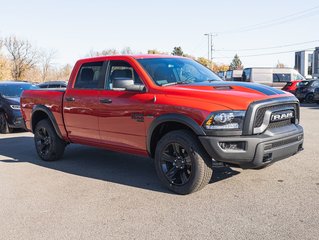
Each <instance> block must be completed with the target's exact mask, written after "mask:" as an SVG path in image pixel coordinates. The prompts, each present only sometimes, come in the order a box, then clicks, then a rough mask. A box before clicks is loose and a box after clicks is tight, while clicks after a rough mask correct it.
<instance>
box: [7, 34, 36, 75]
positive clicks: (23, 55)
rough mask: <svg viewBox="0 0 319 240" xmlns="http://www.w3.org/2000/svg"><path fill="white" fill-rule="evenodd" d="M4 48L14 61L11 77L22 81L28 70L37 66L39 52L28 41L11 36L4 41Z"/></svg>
mask: <svg viewBox="0 0 319 240" xmlns="http://www.w3.org/2000/svg"><path fill="white" fill-rule="evenodd" d="M4 46H5V47H6V49H7V51H8V52H9V54H10V59H11V61H12V69H11V75H12V77H13V79H15V80H18V79H21V78H22V77H23V74H24V73H25V72H26V71H27V70H30V69H32V68H34V67H35V66H36V63H37V51H36V50H35V49H34V48H33V47H32V45H31V43H29V42H28V41H26V40H21V39H17V38H16V37H15V36H10V37H7V38H5V39H4Z"/></svg>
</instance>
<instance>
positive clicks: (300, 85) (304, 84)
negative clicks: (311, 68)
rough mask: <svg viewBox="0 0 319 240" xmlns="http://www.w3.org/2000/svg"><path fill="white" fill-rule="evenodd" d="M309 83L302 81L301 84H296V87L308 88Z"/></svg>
mask: <svg viewBox="0 0 319 240" xmlns="http://www.w3.org/2000/svg"><path fill="white" fill-rule="evenodd" d="M309 83H310V81H302V82H300V83H298V87H305V86H308V84H309Z"/></svg>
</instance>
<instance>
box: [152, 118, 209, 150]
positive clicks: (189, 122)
mask: <svg viewBox="0 0 319 240" xmlns="http://www.w3.org/2000/svg"><path fill="white" fill-rule="evenodd" d="M165 122H176V123H181V124H183V125H186V126H187V127H189V128H190V129H192V130H193V132H194V133H195V134H196V135H198V136H205V135H206V133H205V131H204V129H203V128H202V127H201V126H200V125H198V123H196V122H195V121H194V120H193V119H192V118H190V117H188V116H185V115H182V114H177V113H170V114H164V115H161V116H159V117H157V118H156V119H154V120H153V121H152V123H151V125H150V127H149V128H148V131H147V140H146V141H147V142H146V144H147V152H148V153H149V154H150V155H151V140H152V135H153V132H154V130H155V129H156V128H157V127H158V126H159V125H160V124H162V123H165Z"/></svg>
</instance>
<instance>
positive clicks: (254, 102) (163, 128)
mask: <svg viewBox="0 0 319 240" xmlns="http://www.w3.org/2000/svg"><path fill="white" fill-rule="evenodd" d="M21 109H22V114H23V117H24V120H25V124H26V126H27V128H28V129H29V130H30V131H32V132H33V133H34V141H35V148H36V150H37V153H38V155H39V156H40V158H42V159H43V160H45V161H53V160H57V159H59V158H61V157H62V155H63V152H64V149H65V147H66V146H67V145H68V144H69V143H78V144H86V145H91V146H95V147H103V148H106V149H110V150H114V151H119V152H125V153H130V154H139V155H144V156H150V157H151V158H152V159H154V162H155V168H156V172H157V174H158V176H159V178H160V180H161V181H162V182H163V184H164V185H166V186H167V187H168V188H169V189H170V190H172V191H174V192H176V193H179V194H188V193H192V192H195V191H197V190H199V189H201V188H203V187H204V186H205V185H206V184H207V183H208V182H209V181H210V179H211V176H212V172H213V170H212V169H213V168H212V165H213V163H216V162H217V163H218V162H220V163H227V164H232V165H238V166H239V167H242V168H262V167H264V166H266V165H269V164H271V163H273V162H275V161H277V160H280V159H284V158H287V157H289V156H292V155H294V154H296V153H297V152H299V151H300V150H301V149H302V147H303V128H302V127H301V126H300V125H299V120H300V116H299V102H298V100H297V99H296V98H295V97H294V96H293V95H292V94H290V93H286V92H283V91H281V90H277V89H274V88H271V87H267V86H264V85H260V84H254V83H243V82H225V81H222V80H220V78H219V77H218V76H217V75H215V74H214V73H213V72H212V71H211V70H209V69H208V68H206V67H204V66H203V65H201V64H199V63H197V62H196V61H193V60H191V59H187V58H182V57H174V56H163V55H129V56H127V55H124V56H103V57H95V58H89V59H83V60H79V61H78V62H77V63H76V64H75V66H74V69H73V71H72V73H71V76H70V80H69V83H68V86H67V88H66V89H55V90H27V91H24V92H23V95H22V98H21ZM128 164H129V163H128Z"/></svg>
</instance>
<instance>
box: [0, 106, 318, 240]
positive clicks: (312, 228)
mask: <svg viewBox="0 0 319 240" xmlns="http://www.w3.org/2000/svg"><path fill="white" fill-rule="evenodd" d="M301 114H302V125H303V126H304V128H305V144H304V147H305V150H304V151H303V152H301V153H300V154H298V155H295V156H293V157H291V158H289V159H286V160H284V161H281V162H278V163H276V164H274V165H272V166H270V167H268V168H266V169H263V170H241V169H235V168H233V169H231V168H226V167H225V168H219V169H216V170H215V175H214V177H213V179H212V180H211V183H210V184H209V185H208V186H207V187H206V188H205V189H203V190H202V191H200V192H197V193H195V194H192V195H188V196H179V195H175V194H172V193H170V192H168V191H167V190H166V189H165V188H164V187H162V186H161V185H160V182H159V180H158V179H157V176H156V174H155V170H154V167H153V164H152V161H150V159H145V158H139V157H136V156H129V155H123V154H119V153H114V152H109V151H105V150H102V149H96V148H91V147H86V146H80V145H72V146H69V147H68V148H67V150H66V152H65V156H64V159H63V160H60V161H57V162H53V163H46V162H42V161H40V160H39V159H38V157H37V155H36V153H35V149H34V146H33V138H32V134H30V133H21V132H20V133H13V134H8V135H0V239H245V240H247V239H298V240H299V239H318V236H319V123H318V118H319V105H316V104H310V105H304V106H302V110H301Z"/></svg>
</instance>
